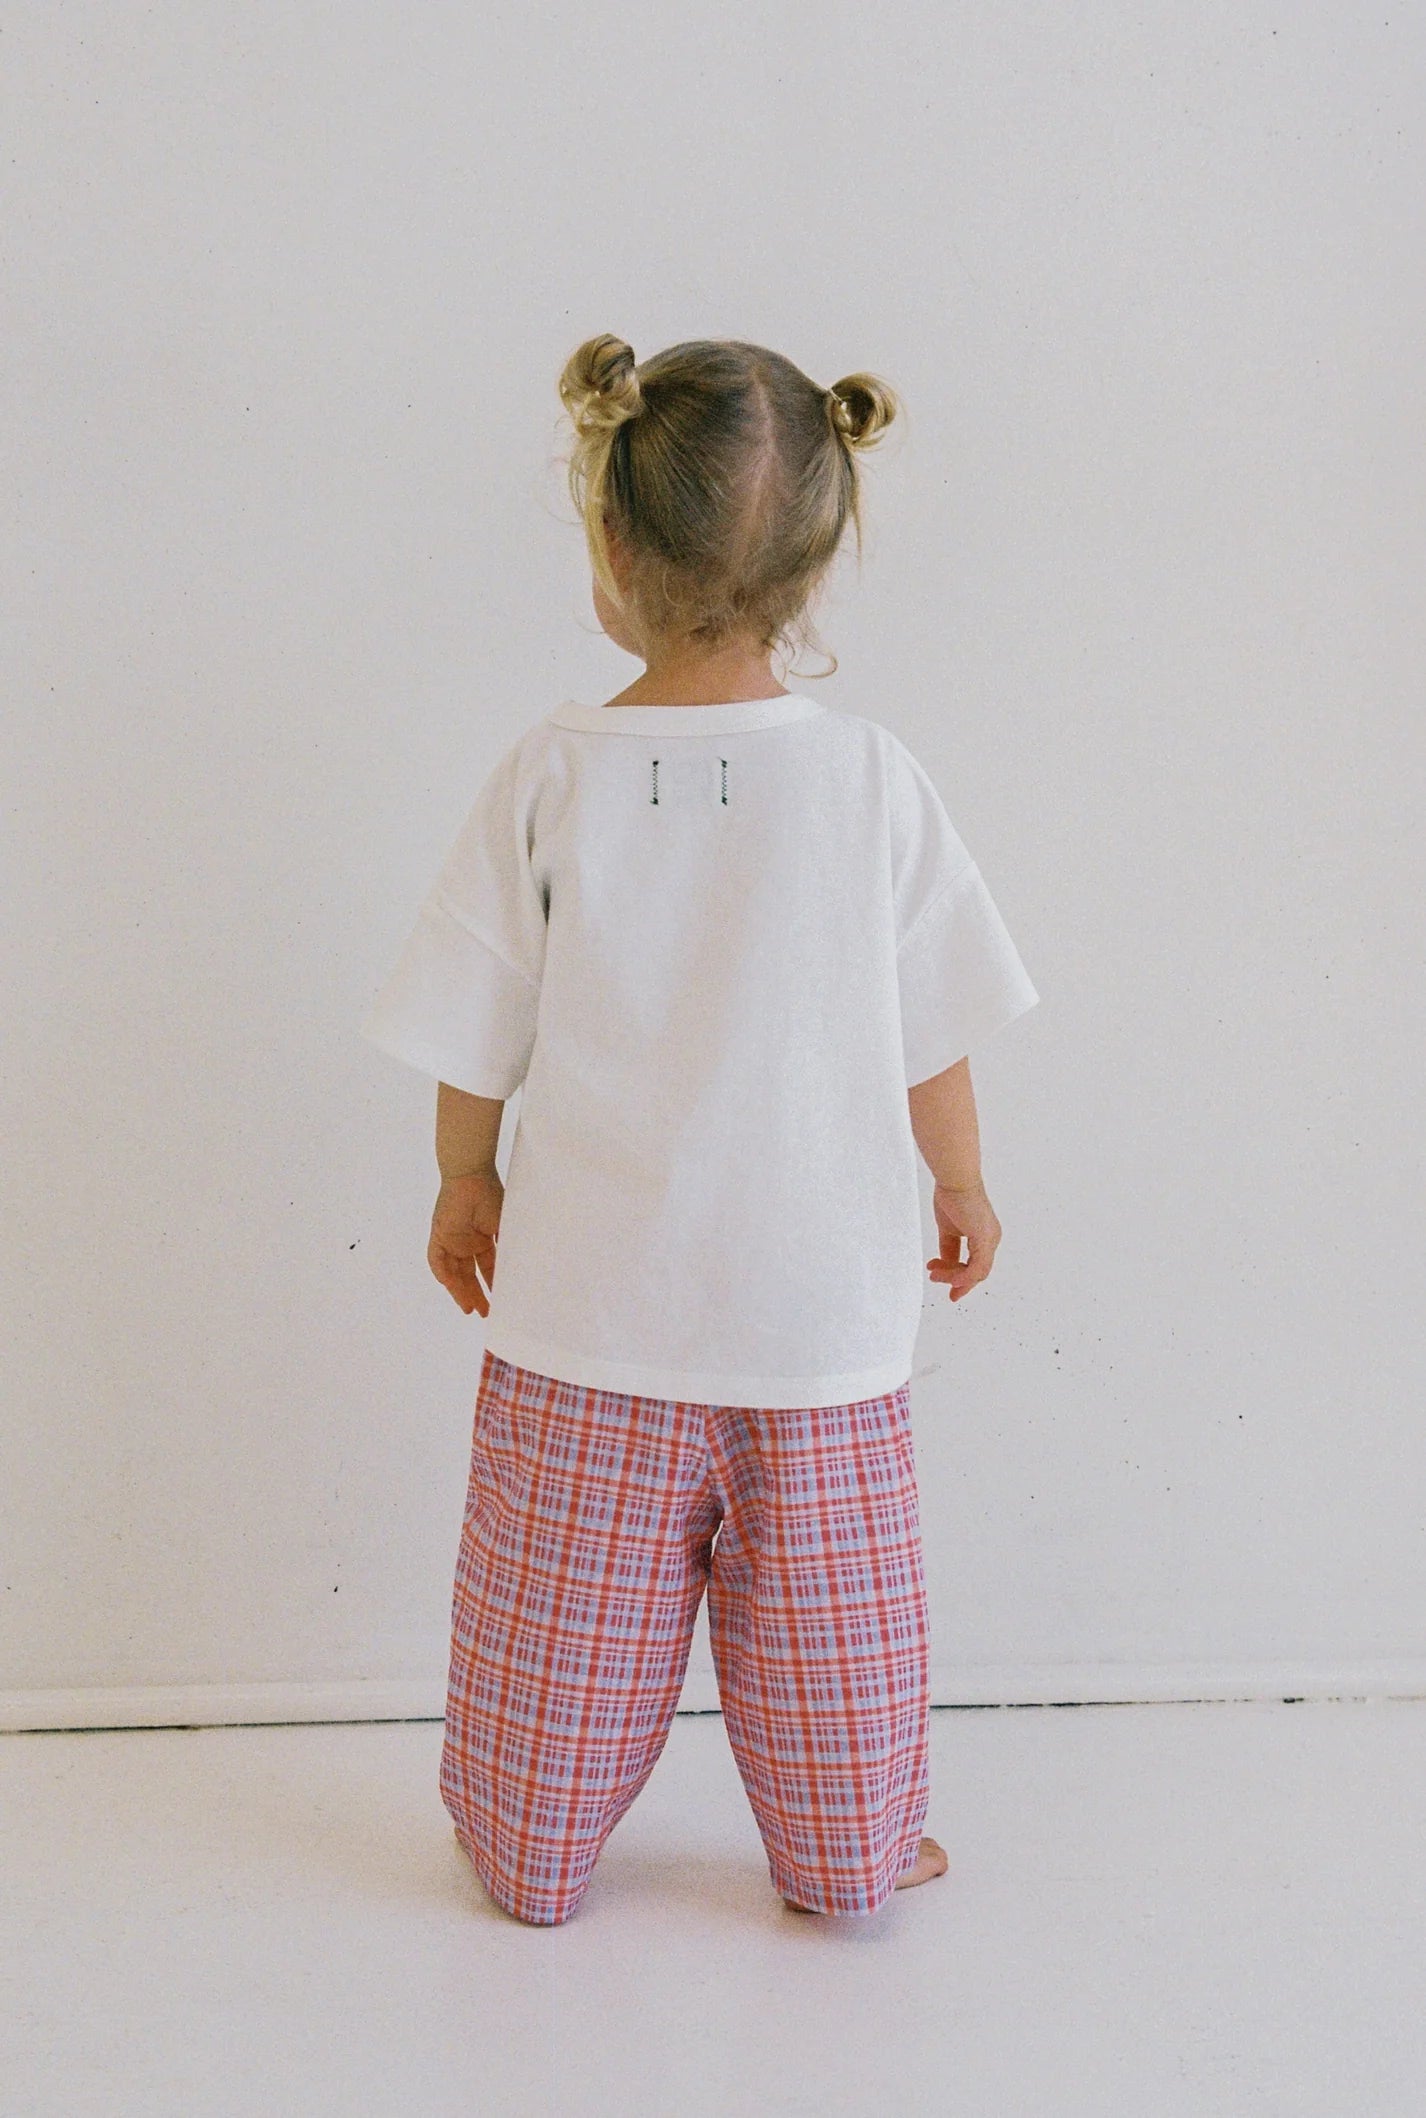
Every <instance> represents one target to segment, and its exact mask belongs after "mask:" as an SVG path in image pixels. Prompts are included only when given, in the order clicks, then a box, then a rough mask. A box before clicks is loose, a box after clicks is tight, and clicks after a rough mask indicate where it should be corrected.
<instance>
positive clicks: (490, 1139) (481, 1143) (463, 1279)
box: [426, 1081, 505, 1316]
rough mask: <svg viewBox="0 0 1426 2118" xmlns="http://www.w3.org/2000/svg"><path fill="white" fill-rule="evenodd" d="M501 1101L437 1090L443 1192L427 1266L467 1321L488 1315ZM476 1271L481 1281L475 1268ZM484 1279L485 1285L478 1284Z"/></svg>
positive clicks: (446, 1086) (500, 1198) (500, 1192)
mask: <svg viewBox="0 0 1426 2118" xmlns="http://www.w3.org/2000/svg"><path fill="white" fill-rule="evenodd" d="M504 1108H505V1105H504V1102H503V1101H502V1100H501V1099H500V1098H499V1097H497V1096H472V1095H469V1094H468V1093H467V1091H466V1090H465V1089H463V1088H452V1086H451V1084H450V1083H449V1081H442V1082H440V1083H439V1084H438V1086H437V1089H436V1165H437V1167H438V1168H439V1170H440V1172H441V1189H440V1194H439V1196H438V1197H437V1199H436V1208H435V1212H434V1213H433V1214H432V1216H431V1240H430V1243H429V1245H428V1247H427V1251H426V1262H427V1263H428V1264H429V1266H430V1268H431V1270H432V1272H434V1274H435V1275H436V1278H437V1279H438V1280H439V1281H440V1283H441V1285H442V1286H443V1287H447V1288H449V1289H450V1292H451V1295H452V1297H453V1299H454V1300H455V1302H456V1303H457V1305H458V1306H459V1307H460V1308H462V1309H463V1310H464V1311H465V1313H466V1315H467V1316H469V1315H470V1312H471V1310H472V1309H478V1310H479V1311H480V1313H481V1315H482V1316H489V1314H490V1297H489V1294H488V1291H487V1290H488V1289H489V1288H490V1287H491V1286H492V1285H493V1284H494V1280H495V1239H496V1236H497V1235H498V1234H499V1232H500V1208H501V1206H502V1204H503V1203H504V1198H505V1187H504V1185H503V1184H502V1183H501V1181H500V1178H499V1176H498V1174H497V1173H496V1168H495V1149H496V1146H497V1144H498V1142H499V1139H500V1114H501V1112H502V1111H503V1110H504ZM477 1266H479V1268H480V1277H478V1276H477V1273H476V1267H477ZM482 1277H483V1279H484V1282H485V1285H484V1286H482V1285H481V1278H482Z"/></svg>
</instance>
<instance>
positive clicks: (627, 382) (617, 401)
mask: <svg viewBox="0 0 1426 2118" xmlns="http://www.w3.org/2000/svg"><path fill="white" fill-rule="evenodd" d="M559 393H560V396H561V398H562V399H563V401H564V405H565V408H566V410H567V411H568V413H569V415H570V418H571V419H572V420H573V421H574V424H575V428H576V431H577V432H579V433H581V434H590V433H594V432H597V431H599V430H600V429H603V428H608V427H619V426H622V425H623V423H624V421H625V420H626V419H632V418H634V417H635V415H636V414H637V413H638V412H640V411H641V410H642V409H643V393H642V391H641V390H640V388H639V373H638V369H637V367H636V366H635V364H634V349H633V347H632V346H630V345H628V344H626V343H625V341H624V340H623V339H622V338H616V337H615V336H614V334H613V332H612V331H602V332H601V333H600V334H599V336H598V337H597V338H587V339H586V340H585V341H584V344H583V345H582V346H579V347H577V348H576V349H575V351H574V352H573V353H571V355H570V357H569V359H568V360H567V361H566V362H565V365H564V373H563V374H562V375H561V376H560V381H559Z"/></svg>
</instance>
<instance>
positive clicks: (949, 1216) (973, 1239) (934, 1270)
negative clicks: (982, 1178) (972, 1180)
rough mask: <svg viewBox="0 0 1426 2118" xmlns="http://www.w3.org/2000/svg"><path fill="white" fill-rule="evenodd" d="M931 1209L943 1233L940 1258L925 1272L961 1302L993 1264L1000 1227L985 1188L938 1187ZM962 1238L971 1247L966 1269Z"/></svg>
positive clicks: (956, 1300) (963, 1186) (932, 1196)
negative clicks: (963, 1259)
mask: <svg viewBox="0 0 1426 2118" xmlns="http://www.w3.org/2000/svg"><path fill="white" fill-rule="evenodd" d="M931 1209H932V1211H933V1213H934V1214H935V1216H936V1226H937V1228H938V1229H939V1230H940V1233H941V1255H940V1256H939V1257H938V1258H928V1259H927V1260H926V1270H927V1271H928V1272H929V1273H930V1275H931V1278H932V1279H933V1280H940V1281H941V1282H943V1284H944V1285H946V1286H948V1287H949V1288H950V1290H951V1300H952V1301H953V1302H958V1301H959V1300H960V1298H961V1296H962V1295H963V1294H969V1293H970V1290H971V1288H972V1287H978V1286H979V1285H980V1283H981V1281H982V1280H983V1279H984V1278H985V1276H986V1274H987V1273H988V1272H989V1271H990V1268H991V1266H992V1265H993V1264H994V1262H995V1249H996V1245H997V1244H998V1243H999V1241H1000V1234H1001V1230H1000V1223H999V1221H997V1220H996V1218H995V1209H994V1207H993V1206H992V1205H991V1203H990V1201H989V1199H988V1198H987V1197H986V1195H985V1186H984V1185H983V1184H965V1185H962V1186H960V1187H959V1188H957V1189H954V1190H953V1189H952V1187H951V1186H950V1185H949V1184H938V1185H937V1186H936V1188H935V1190H934V1191H933V1192H932V1194H931ZM962 1236H964V1237H965V1239H966V1242H967V1243H968V1245H969V1246H970V1255H969V1257H968V1259H967V1261H966V1263H965V1264H964V1265H963V1264H962V1263H961V1237H962Z"/></svg>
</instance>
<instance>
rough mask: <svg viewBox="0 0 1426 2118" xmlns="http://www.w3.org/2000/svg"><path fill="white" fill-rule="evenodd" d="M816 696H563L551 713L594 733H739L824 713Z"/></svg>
mask: <svg viewBox="0 0 1426 2118" xmlns="http://www.w3.org/2000/svg"><path fill="white" fill-rule="evenodd" d="M826 711H827V709H826V707H825V706H824V705H823V704H822V702H821V700H820V699H812V698H808V696H807V695H806V693H805V692H800V691H790V692H786V693H784V694H783V695H782V696H781V697H779V698H773V699H724V700H720V701H718V702H717V703H716V704H712V705H707V706H586V705H584V704H582V703H581V701H579V700H578V699H566V700H565V701H564V702H563V704H562V705H560V706H557V707H556V709H555V711H554V712H553V713H552V714H551V715H550V716H549V718H550V720H552V721H553V722H554V724H555V726H556V727H558V728H581V729H586V730H588V731H590V732H591V733H593V734H597V735H656V736H660V737H663V736H670V735H742V734H744V733H745V732H746V731H747V730H750V729H754V728H777V727H780V726H782V724H783V723H784V722H787V721H802V720H806V719H807V718H808V717H809V716H810V715H812V714H814V713H825V712H826Z"/></svg>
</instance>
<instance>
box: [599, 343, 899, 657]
mask: <svg viewBox="0 0 1426 2118" xmlns="http://www.w3.org/2000/svg"><path fill="white" fill-rule="evenodd" d="M559 393H560V397H561V398H562V400H563V402H564V405H565V408H566V410H567V412H568V413H569V416H570V419H571V421H572V422H573V426H574V434H575V439H574V447H573V450H572V452H571V454H570V457H569V459H568V460H569V486H570V492H571V495H572V497H573V499H574V504H575V506H576V508H577V509H578V511H579V514H580V517H581V519H582V522H583V526H584V532H585V538H586V542H587V544H588V547H589V557H590V563H591V565H592V566H593V569H594V573H595V577H596V579H597V580H598V582H599V584H600V586H601V588H602V589H603V590H604V592H605V594H606V595H607V596H608V597H609V600H610V601H611V602H612V603H613V604H614V605H615V606H616V607H625V606H626V604H627V603H632V605H633V606H634V609H635V611H636V613H637V618H638V620H639V622H640V623H641V624H642V625H643V626H644V627H646V628H647V629H648V630H650V631H651V632H652V633H653V634H654V635H655V636H664V635H673V634H687V635H688V636H690V637H692V638H695V639H697V640H700V641H702V642H703V643H704V644H705V645H706V646H710V647H713V646H717V645H720V644H722V643H723V642H725V641H727V640H729V639H731V638H734V637H736V636H739V635H743V634H750V635H751V636H752V637H753V638H754V639H755V640H756V641H757V643H758V645H759V646H760V647H763V648H769V649H771V648H776V647H778V646H779V644H780V643H782V642H783V641H787V642H789V643H790V644H791V643H793V642H795V641H796V640H797V639H798V638H799V637H801V638H804V639H805V637H806V636H807V633H808V630H809V628H808V626H807V624H806V622H805V618H804V613H805V609H806V605H807V603H808V600H809V598H810V597H811V596H812V594H813V593H814V591H815V590H816V589H817V588H818V586H819V585H820V583H821V581H822V579H823V576H824V575H825V574H826V572H827V570H828V569H829V567H830V566H831V563H832V560H833V558H834V557H835V556H836V553H837V549H838V547H839V545H840V544H841V541H842V534H843V532H844V530H845V529H846V526H847V522H848V519H850V520H851V522H852V524H853V526H854V528H855V531H856V544H857V557H858V562H860V559H861V554H862V517H861V505H860V502H861V473H860V471H859V469H858V466H857V463H856V460H855V459H856V457H857V455H858V454H859V453H860V452H861V451H862V450H863V449H867V448H870V447H872V446H873V444H874V443H875V442H876V441H878V440H879V439H880V437H881V435H882V434H883V433H884V432H885V430H886V428H887V426H888V425H889V424H890V422H891V420H892V418H893V417H894V416H895V414H896V413H897V412H898V411H899V410H900V409H901V406H900V400H899V399H898V398H897V396H896V395H895V393H894V392H893V391H892V390H891V389H890V388H889V387H888V386H887V384H886V383H884V382H882V381H880V380H879V379H878V378H877V377H876V376H875V375H865V374H856V375H846V376H844V377H843V378H842V380H841V381H840V382H835V383H833V384H832V386H831V387H830V389H822V388H820V387H819V386H818V385H817V384H816V383H814V382H812V381H811V380H810V379H809V377H807V376H806V375H804V374H803V372H802V370H801V369H800V368H798V367H795V366H794V365H793V363H792V362H791V361H790V360H786V359H784V358H783V356H782V355H781V354H780V353H773V352H770V351H769V350H768V348H767V347H766V346H755V345H749V344H747V343H745V342H744V341H743V340H742V339H712V338H693V339H685V340H683V341H682V342H681V343H680V344H678V345H675V346H669V347H668V348H667V349H666V350H665V351H664V352H662V353H654V354H652V355H651V356H650V357H649V358H648V359H647V360H645V361H642V362H638V363H636V362H635V359H634V354H633V349H632V348H631V347H630V346H628V345H626V344H625V342H624V340H623V339H622V338H616V337H614V336H613V334H612V333H610V332H604V333H602V334H601V335H600V336H598V337H596V338H589V339H586V340H585V341H584V343H583V345H581V346H579V347H578V348H577V349H576V350H575V352H573V353H572V354H571V355H570V357H569V359H568V361H567V362H566V363H565V367H564V372H563V373H562V375H561V376H560V380H559ZM606 516H607V518H608V521H609V524H610V526H611V527H612V528H613V529H614V531H615V533H616V534H617V536H618V538H619V541H620V543H621V545H622V547H623V548H624V550H625V551H626V552H627V554H628V559H629V575H630V580H629V587H628V591H627V597H626V596H625V595H623V594H621V593H620V590H619V588H618V585H617V583H616V581H615V578H614V573H613V569H612V566H611V564H610V557H609V548H608V544H607V542H606V535H605V518H606ZM836 666H837V664H836V657H835V655H834V656H833V657H832V670H835V668H836ZM832 670H827V671H824V672H822V674H824V675H831V674H832Z"/></svg>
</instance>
